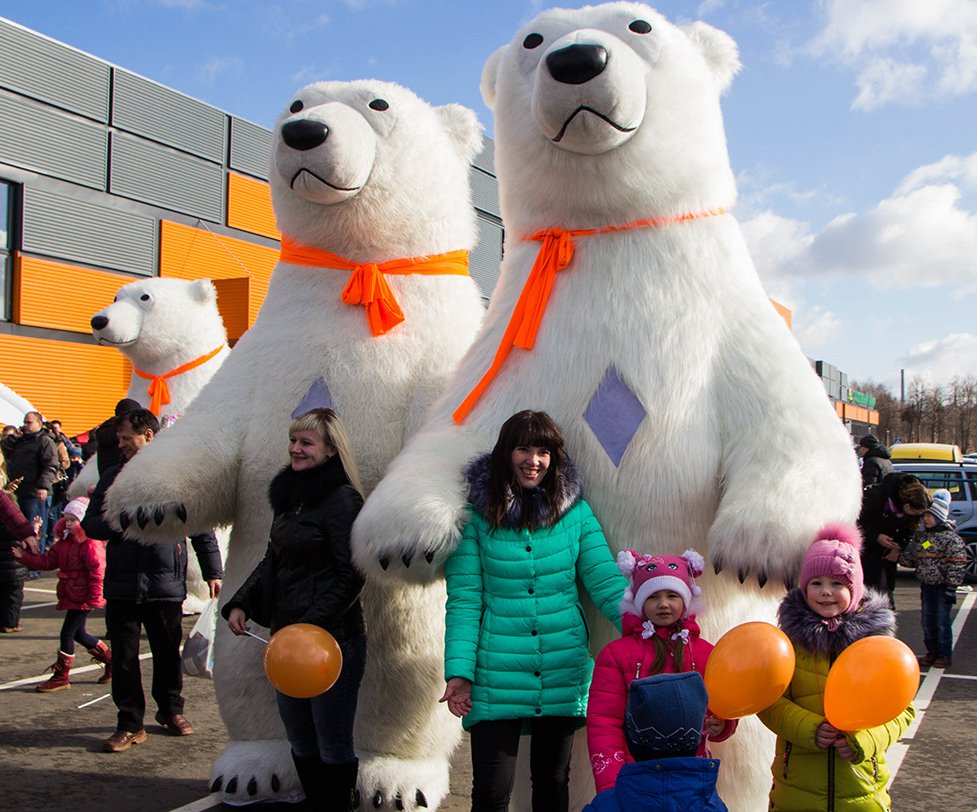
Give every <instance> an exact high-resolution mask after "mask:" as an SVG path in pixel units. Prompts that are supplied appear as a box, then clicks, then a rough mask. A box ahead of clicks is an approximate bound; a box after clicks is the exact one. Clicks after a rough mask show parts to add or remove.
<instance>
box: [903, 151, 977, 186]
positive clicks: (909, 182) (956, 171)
mask: <svg viewBox="0 0 977 812" xmlns="http://www.w3.org/2000/svg"><path fill="white" fill-rule="evenodd" d="M944 181H952V182H955V183H957V184H958V185H959V186H961V187H963V188H965V189H972V190H974V189H977V152H974V153H972V154H970V155H964V156H960V155H947V156H946V157H945V158H942V159H941V160H939V161H935V162H934V163H931V164H926V165H925V166H921V167H919V168H918V169H914V170H913V171H912V172H910V173H909V174H908V175H906V177H905V178H903V179H902V182H901V183H900V184H899V185H898V186H897V187H896V191H895V193H896V194H897V195H905V194H908V193H909V192H912V191H915V190H916V189H920V188H922V187H923V186H926V185H927V184H930V183H942V182H944Z"/></svg>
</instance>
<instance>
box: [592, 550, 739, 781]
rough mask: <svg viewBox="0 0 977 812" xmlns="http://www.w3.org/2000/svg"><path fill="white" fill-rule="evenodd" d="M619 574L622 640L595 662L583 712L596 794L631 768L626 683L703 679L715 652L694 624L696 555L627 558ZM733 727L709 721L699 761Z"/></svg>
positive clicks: (621, 558)
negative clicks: (685, 675)
mask: <svg viewBox="0 0 977 812" xmlns="http://www.w3.org/2000/svg"><path fill="white" fill-rule="evenodd" d="M617 566H618V568H619V569H620V570H621V572H623V573H624V574H625V575H626V576H628V577H629V578H630V579H631V584H630V586H629V587H628V588H627V589H626V590H625V592H624V598H623V599H622V600H621V616H622V627H623V634H622V635H621V638H620V639H618V640H615V641H613V642H611V643H609V644H608V645H607V646H605V647H604V650H603V651H601V653H600V655H599V656H598V657H597V663H596V665H595V667H594V678H593V681H592V682H591V684H590V698H589V700H588V704H587V746H588V748H589V750H590V765H591V768H592V769H593V771H594V783H595V784H596V787H597V792H601V791H603V790H605V789H609V788H610V787H612V786H614V782H615V781H616V780H617V775H618V773H619V772H620V771H621V767H623V766H624V765H625V764H626V763H630V762H632V761H633V760H634V759H633V758H632V757H631V754H630V752H629V751H628V747H627V742H626V740H625V735H624V715H625V710H626V708H627V702H628V688H629V686H630V685H631V682H632V681H633V680H636V679H641V678H643V677H648V676H652V675H654V674H671V673H680V672H683V671H698V672H699V673H700V674H703V675H704V674H705V670H706V660H707V659H708V658H709V652H711V651H712V644H711V643H707V642H706V641H705V640H703V639H702V638H701V637H699V626H698V624H697V623H696V622H695V615H696V613H697V612H698V611H699V610H700V608H701V603H702V601H701V595H702V590H701V589H700V588H699V586H698V585H697V584H696V583H695V577H696V576H699V575H702V568H703V560H702V556H701V555H699V554H698V553H697V552H696V551H695V550H686V551H685V552H684V553H683V554H682V555H681V556H672V555H642V556H639V555H638V554H637V553H636V552H635V551H634V550H624V551H622V552H620V553H618V556H617ZM736 724H737V722H736V720H735V719H734V720H727V719H719V718H717V717H716V716H713V715H712V714H711V713H710V714H707V715H706V717H705V724H704V727H703V736H702V741H701V743H700V744H699V748H698V751H697V753H696V754H697V755H699V756H706V755H708V746H707V739H712V740H713V741H723V740H724V739H728V738H729V737H730V736H731V735H733V732H734V731H735V730H736Z"/></svg>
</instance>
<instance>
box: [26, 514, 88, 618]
mask: <svg viewBox="0 0 977 812" xmlns="http://www.w3.org/2000/svg"><path fill="white" fill-rule="evenodd" d="M54 538H55V542H56V543H55V545H54V546H53V547H51V548H50V549H49V550H48V551H47V552H46V553H41V554H36V553H32V552H31V551H30V550H24V552H23V555H22V556H21V559H20V561H21V563H22V564H25V565H26V566H28V567H30V568H31V569H36V570H53V569H56V570H57V571H58V607H57V608H58V609H85V610H87V609H96V608H98V607H99V606H105V600H104V599H103V598H102V581H103V580H104V578H105V544H103V543H102V542H101V541H96V540H95V539H90V538H88V536H86V535H85V531H84V530H82V529H81V525H76V526H75V529H74V530H72V531H71V532H70V533H69V532H68V528H67V525H66V523H65V520H64V519H63V518H62V519H59V520H58V523H57V524H56V525H55V526H54Z"/></svg>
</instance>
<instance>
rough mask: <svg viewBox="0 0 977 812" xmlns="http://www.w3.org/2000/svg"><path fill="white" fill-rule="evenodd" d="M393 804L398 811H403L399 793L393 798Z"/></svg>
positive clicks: (402, 802) (402, 801) (402, 800)
mask: <svg viewBox="0 0 977 812" xmlns="http://www.w3.org/2000/svg"><path fill="white" fill-rule="evenodd" d="M394 806H396V807H397V809H399V810H400V812H404V799H403V798H401V797H400V796H399V795H398V796H396V797H395V798H394Z"/></svg>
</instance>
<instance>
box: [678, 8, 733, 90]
mask: <svg viewBox="0 0 977 812" xmlns="http://www.w3.org/2000/svg"><path fill="white" fill-rule="evenodd" d="M681 28H682V30H683V31H684V32H685V34H686V36H688V38H689V39H690V40H692V42H693V43H695V45H696V46H697V47H698V48H699V50H700V51H701V52H702V55H703V56H704V57H705V58H706V62H707V64H708V65H709V67H710V68H712V72H713V74H714V75H715V77H716V85H717V86H718V87H719V92H720V93H722V92H723V91H724V90H726V88H728V87H729V85H730V83H731V82H732V81H733V77H734V76H735V75H736V73H737V71H739V69H740V68H741V67H743V66H742V65H741V64H740V53H739V48H738V47H737V46H736V41H735V40H734V39H733V38H732V37H731V36H730V35H729V34H727V33H726V32H725V31H720V30H719V29H718V28H713V27H712V26H711V25H708V24H707V23H704V22H694V23H689V24H688V25H683V26H681Z"/></svg>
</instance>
